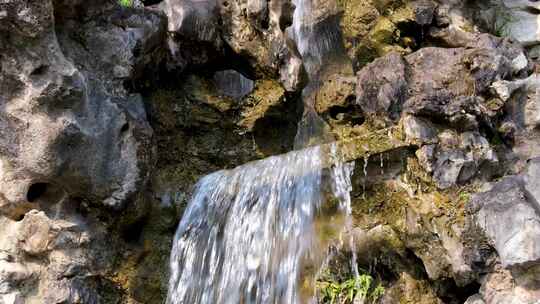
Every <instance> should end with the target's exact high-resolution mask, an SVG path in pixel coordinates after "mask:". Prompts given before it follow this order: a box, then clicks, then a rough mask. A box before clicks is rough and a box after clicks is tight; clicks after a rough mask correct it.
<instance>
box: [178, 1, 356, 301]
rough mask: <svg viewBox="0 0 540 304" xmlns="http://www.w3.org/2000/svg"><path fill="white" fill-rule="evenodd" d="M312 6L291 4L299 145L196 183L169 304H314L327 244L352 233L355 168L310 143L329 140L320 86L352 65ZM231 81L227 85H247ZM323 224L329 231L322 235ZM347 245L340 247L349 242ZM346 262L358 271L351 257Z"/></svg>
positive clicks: (333, 148)
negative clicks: (301, 69) (298, 59)
mask: <svg viewBox="0 0 540 304" xmlns="http://www.w3.org/2000/svg"><path fill="white" fill-rule="evenodd" d="M316 2H317V0H294V4H295V6H296V9H295V13H294V17H293V25H292V26H291V28H289V31H291V32H292V33H291V36H292V37H293V39H294V40H295V42H296V44H297V49H298V52H299V53H300V55H301V56H302V61H303V63H304V66H305V68H306V71H307V73H308V77H309V80H310V81H309V84H308V85H307V87H306V88H304V90H303V94H302V97H303V103H304V115H303V119H302V120H301V121H300V123H299V127H298V130H299V131H298V134H297V137H296V140H295V149H298V150H296V151H293V152H289V153H287V154H284V155H280V156H273V157H270V158H267V159H263V160H260V161H255V162H251V163H248V164H245V165H243V166H240V167H237V168H235V169H232V170H222V171H218V172H215V173H212V174H210V175H208V176H205V177H204V178H202V179H201V180H200V181H199V182H198V183H197V185H196V187H195V191H194V195H193V197H192V199H191V201H190V202H189V204H188V207H187V209H186V210H185V213H184V215H183V218H182V220H181V222H180V224H179V227H178V230H177V232H176V236H175V239H174V243H173V250H172V254H171V274H170V276H171V277H170V282H169V292H168V296H167V303H168V304H216V303H220V304H238V303H242V304H248V303H275V304H281V303H283V304H295V303H315V302H316V300H315V297H314V295H315V280H316V276H317V273H318V272H319V270H320V268H321V265H322V264H323V262H324V260H325V259H326V258H327V255H328V254H327V248H328V247H329V243H330V242H332V241H335V240H338V239H339V237H338V236H339V235H340V233H341V232H343V230H344V229H347V230H350V229H352V219H351V213H352V209H351V198H350V194H349V193H350V191H351V188H352V187H351V180H350V178H351V173H352V169H353V167H354V164H353V163H345V162H344V161H343V160H342V159H341V156H340V153H341V151H340V150H339V148H338V145H337V144H327V145H325V146H324V147H325V148H323V146H320V145H319V146H314V144H321V143H325V142H329V141H332V138H331V137H330V136H328V134H327V131H326V126H325V123H324V121H323V120H322V119H321V118H320V117H319V116H318V115H317V113H316V112H315V110H314V102H315V97H316V94H317V91H318V89H319V88H320V84H321V82H322V81H323V80H324V79H325V77H326V76H327V75H329V73H335V72H336V71H338V70H340V69H341V68H342V67H343V66H350V63H343V62H342V61H341V59H342V58H345V57H346V56H344V53H343V47H342V45H341V44H342V42H341V41H342V40H341V34H340V31H339V20H338V19H335V18H329V19H328V20H329V21H328V22H323V23H322V24H321V23H320V22H319V21H320V19H321V18H323V17H324V16H322V15H320V14H324V13H325V11H324V10H320V9H314V8H315V7H317V5H319V4H318V3H316ZM330 6H332V5H330ZM333 6H335V4H333ZM334 9H335V7H334ZM323 19H324V18H323ZM334 19H335V20H334ZM331 67H334V68H333V69H332V68H331ZM222 78H225V77H222ZM229 78H230V77H228V78H227V79H226V80H227V81H226V87H227V88H229V87H230V88H232V89H231V91H235V92H236V91H242V90H239V89H238V88H241V89H243V88H244V87H246V86H245V85H243V84H242V83H239V84H238V85H233V84H231V83H232V82H231V81H230V79H229ZM237 87H238V88H237ZM233 89H234V90H233ZM328 147H329V149H328ZM321 229H325V231H329V230H330V231H333V232H335V235H336V237H335V238H333V240H332V241H331V240H328V238H323V237H321V234H322V233H320V231H319V230H321ZM352 241H353V239H352V237H351V238H350V239H349V242H348V244H347V245H348V246H351V247H354V244H353V243H352ZM353 252H354V251H353ZM351 264H352V268H353V273H354V274H356V275H358V270H357V269H356V256H355V255H353V259H352V261H351Z"/></svg>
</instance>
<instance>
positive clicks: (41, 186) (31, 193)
mask: <svg viewBox="0 0 540 304" xmlns="http://www.w3.org/2000/svg"><path fill="white" fill-rule="evenodd" d="M48 187H49V184H47V183H35V184H32V185H31V186H30V187H29V188H28V192H27V193H26V200H27V201H29V202H31V203H32V202H35V201H36V200H38V199H39V198H41V197H43V196H44V195H45V193H47V188H48Z"/></svg>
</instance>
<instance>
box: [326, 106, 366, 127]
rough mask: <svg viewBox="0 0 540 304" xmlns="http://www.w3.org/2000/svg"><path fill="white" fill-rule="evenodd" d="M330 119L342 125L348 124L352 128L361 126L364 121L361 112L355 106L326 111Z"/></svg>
mask: <svg viewBox="0 0 540 304" xmlns="http://www.w3.org/2000/svg"><path fill="white" fill-rule="evenodd" d="M328 114H329V115H330V118H332V119H334V120H339V121H341V122H344V123H350V124H352V125H353V126H359V125H362V124H363V123H364V121H365V118H364V115H363V114H362V112H361V110H360V109H359V108H358V107H356V106H346V107H344V106H332V107H331V108H330V109H328Z"/></svg>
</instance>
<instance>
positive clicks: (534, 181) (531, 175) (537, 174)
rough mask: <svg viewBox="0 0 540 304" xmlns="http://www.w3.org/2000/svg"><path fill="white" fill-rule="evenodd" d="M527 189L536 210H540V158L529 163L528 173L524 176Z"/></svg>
mask: <svg viewBox="0 0 540 304" xmlns="http://www.w3.org/2000/svg"><path fill="white" fill-rule="evenodd" d="M524 181H525V189H526V190H527V191H528V193H527V194H528V195H530V196H531V202H532V203H533V205H534V204H536V207H535V208H536V210H540V188H539V187H538V184H539V182H540V158H534V159H531V160H529V161H528V165H527V171H526V173H525V175H524Z"/></svg>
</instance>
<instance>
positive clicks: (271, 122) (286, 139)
mask: <svg viewBox="0 0 540 304" xmlns="http://www.w3.org/2000/svg"><path fill="white" fill-rule="evenodd" d="M297 111H298V109H297V108H296V102H295V101H294V100H291V101H288V102H285V103H283V104H280V105H277V106H273V107H271V108H270V109H269V110H268V111H267V112H266V113H265V114H264V116H263V117H261V118H259V119H258V120H257V121H256V122H255V125H254V127H253V136H254V140H255V143H256V144H257V147H258V148H259V150H260V151H261V152H262V153H264V154H265V155H275V154H281V153H285V152H288V151H290V150H292V148H293V145H294V138H295V136H296V129H297V121H298V119H299V117H298V114H297V113H298V112H297Z"/></svg>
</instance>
